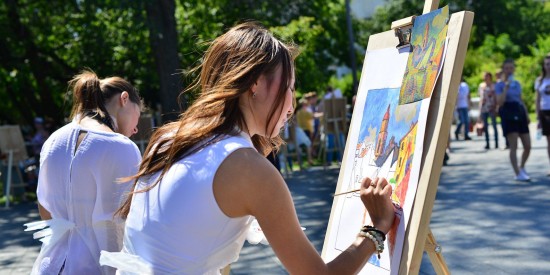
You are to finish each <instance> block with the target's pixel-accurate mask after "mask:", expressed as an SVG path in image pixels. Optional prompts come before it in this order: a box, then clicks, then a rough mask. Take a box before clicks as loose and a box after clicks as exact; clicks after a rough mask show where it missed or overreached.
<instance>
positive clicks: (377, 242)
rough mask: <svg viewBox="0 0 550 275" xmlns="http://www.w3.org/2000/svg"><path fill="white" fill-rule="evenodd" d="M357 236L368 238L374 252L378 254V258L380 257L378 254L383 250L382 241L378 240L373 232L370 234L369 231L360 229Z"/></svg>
mask: <svg viewBox="0 0 550 275" xmlns="http://www.w3.org/2000/svg"><path fill="white" fill-rule="evenodd" d="M357 236H359V237H365V238H369V239H370V240H371V241H372V242H373V243H374V248H375V249H376V254H378V259H380V254H381V253H382V252H384V241H382V240H379V239H378V238H377V237H376V236H374V234H372V232H371V231H369V232H365V231H362V230H361V231H359V234H358V235H357Z"/></svg>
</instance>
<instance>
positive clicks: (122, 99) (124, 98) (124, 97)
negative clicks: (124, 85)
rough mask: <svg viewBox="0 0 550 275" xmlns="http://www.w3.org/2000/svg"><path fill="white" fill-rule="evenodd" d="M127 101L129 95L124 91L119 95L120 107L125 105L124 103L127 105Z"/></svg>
mask: <svg viewBox="0 0 550 275" xmlns="http://www.w3.org/2000/svg"><path fill="white" fill-rule="evenodd" d="M129 100H130V95H129V94H128V92H126V91H124V92H122V93H120V105H122V106H124V105H126V103H128V101H129Z"/></svg>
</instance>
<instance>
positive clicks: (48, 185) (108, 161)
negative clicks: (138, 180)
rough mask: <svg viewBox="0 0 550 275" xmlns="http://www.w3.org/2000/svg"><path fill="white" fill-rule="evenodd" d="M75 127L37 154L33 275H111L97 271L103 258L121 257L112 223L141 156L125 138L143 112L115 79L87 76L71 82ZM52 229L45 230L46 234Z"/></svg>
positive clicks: (133, 93)
mask: <svg viewBox="0 0 550 275" xmlns="http://www.w3.org/2000/svg"><path fill="white" fill-rule="evenodd" d="M69 90H70V91H71V92H72V95H73V108H72V113H71V118H72V122H71V123H69V124H67V125H65V126H64V127H62V128H60V129H59V130H57V131H55V132H54V133H53V134H52V135H51V136H50V137H49V138H48V140H47V141H46V142H45V143H44V146H43V147H42V151H41V153H40V168H41V169H40V174H39V176H38V190H37V196H38V208H39V212H40V217H41V218H42V221H39V222H34V223H30V224H26V226H27V227H28V228H27V230H38V229H42V231H40V232H37V233H35V235H34V236H35V238H41V239H40V241H42V242H43V245H42V248H41V251H40V254H39V256H38V258H37V260H36V261H35V264H34V266H33V270H32V274H114V269H112V268H109V267H101V266H100V265H99V255H100V251H101V250H106V251H119V250H120V249H121V246H122V232H123V228H124V224H123V220H122V219H120V218H118V217H117V218H114V217H113V214H114V212H115V211H116V210H117V208H118V206H119V205H120V202H121V197H122V195H123V194H124V193H127V192H129V191H130V190H131V189H130V188H131V183H130V182H124V183H121V182H120V180H119V179H121V178H125V177H128V176H131V175H134V174H135V173H136V172H137V168H138V165H139V162H140V160H141V154H140V152H139V150H138V148H137V146H136V145H135V144H134V143H133V142H132V141H131V140H130V139H129V137H130V136H131V135H133V134H135V133H137V123H138V120H139V116H140V112H141V108H142V104H141V99H140V97H139V94H138V91H137V90H136V89H135V88H134V87H133V86H132V85H131V84H130V83H128V81H126V80H124V79H122V78H120V77H109V78H105V79H99V78H98V77H97V75H96V74H95V73H94V72H92V71H90V70H85V71H83V72H81V73H80V74H78V75H76V76H75V77H74V78H73V79H72V80H71V81H70V82H69ZM48 226H49V228H46V227H48Z"/></svg>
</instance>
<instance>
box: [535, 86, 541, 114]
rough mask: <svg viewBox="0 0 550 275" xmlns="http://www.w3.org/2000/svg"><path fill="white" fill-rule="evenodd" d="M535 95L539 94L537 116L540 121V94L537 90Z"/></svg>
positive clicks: (536, 107)
mask: <svg viewBox="0 0 550 275" xmlns="http://www.w3.org/2000/svg"><path fill="white" fill-rule="evenodd" d="M535 93H536V94H537V101H536V104H535V112H536V114H537V120H538V121H540V93H539V91H537V90H535Z"/></svg>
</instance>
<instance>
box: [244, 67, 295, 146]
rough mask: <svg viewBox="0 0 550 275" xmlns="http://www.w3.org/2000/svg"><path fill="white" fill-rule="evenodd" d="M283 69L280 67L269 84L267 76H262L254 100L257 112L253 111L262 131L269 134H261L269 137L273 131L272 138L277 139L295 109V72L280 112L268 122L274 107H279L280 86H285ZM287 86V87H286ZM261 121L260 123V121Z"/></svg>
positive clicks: (276, 112) (276, 111)
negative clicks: (282, 80)
mask: <svg viewBox="0 0 550 275" xmlns="http://www.w3.org/2000/svg"><path fill="white" fill-rule="evenodd" d="M282 71H283V69H282V67H280V66H279V67H278V68H277V70H275V72H274V74H273V78H272V80H271V81H270V82H271V83H269V82H268V81H267V77H266V76H261V77H260V78H259V79H258V85H257V87H256V97H255V98H254V99H253V101H255V104H254V105H255V106H254V107H255V108H254V109H255V110H254V111H253V112H254V114H255V117H256V122H260V123H261V125H258V129H259V130H260V131H262V132H263V131H264V129H266V127H265V126H266V124H267V131H268V133H259V134H260V135H263V136H266V137H269V135H270V133H269V131H271V129H274V130H273V133H272V134H271V136H270V137H275V136H277V135H279V132H280V131H281V129H282V128H283V127H284V125H285V123H286V122H287V120H288V117H289V115H290V114H291V113H292V111H293V109H294V107H293V106H292V101H293V97H294V72H293V73H292V78H291V79H290V83H289V86H288V88H287V89H286V91H285V96H284V101H283V104H282V106H281V107H279V108H280V109H279V110H275V114H274V115H273V117H272V118H271V120H270V121H268V117H269V112H270V110H271V108H272V107H273V105H277V94H278V92H279V87H280V85H285V83H281V78H282ZM285 86H286V85H285ZM258 120H259V121H258Z"/></svg>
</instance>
